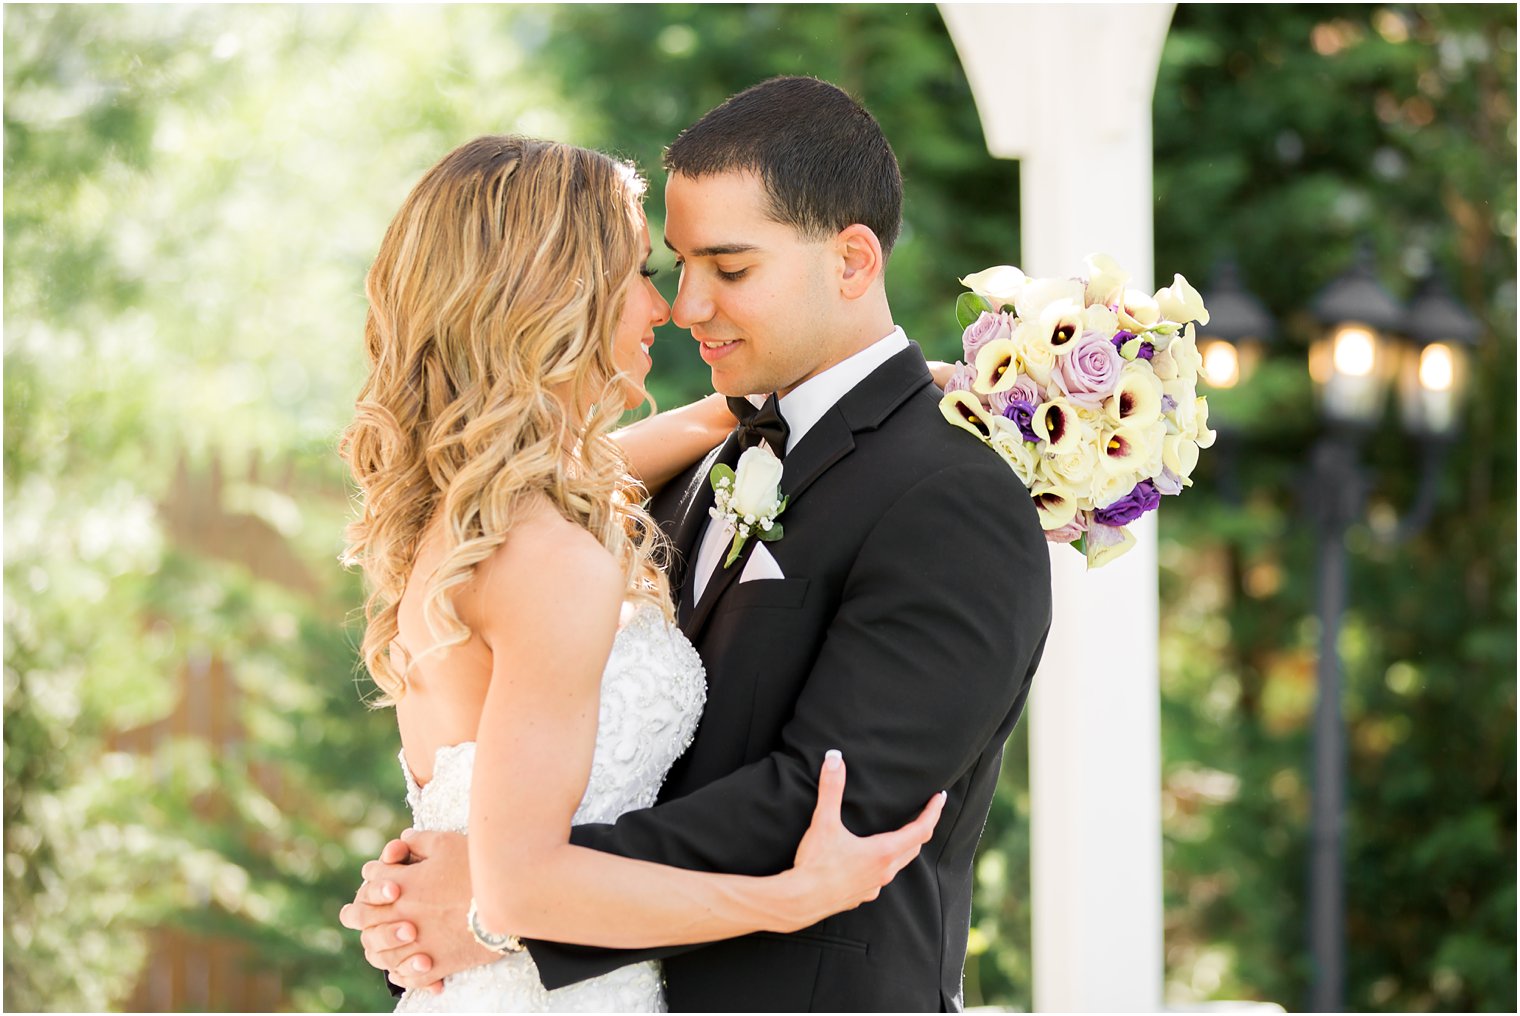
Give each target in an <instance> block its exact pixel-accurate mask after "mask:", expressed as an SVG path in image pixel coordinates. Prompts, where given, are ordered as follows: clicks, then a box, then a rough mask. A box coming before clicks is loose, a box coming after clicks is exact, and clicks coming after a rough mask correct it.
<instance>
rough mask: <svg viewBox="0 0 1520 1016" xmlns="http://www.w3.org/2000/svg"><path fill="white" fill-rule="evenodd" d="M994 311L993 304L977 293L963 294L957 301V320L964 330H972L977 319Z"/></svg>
mask: <svg viewBox="0 0 1520 1016" xmlns="http://www.w3.org/2000/svg"><path fill="white" fill-rule="evenodd" d="M991 309H992V304H990V303H988V302H987V301H986V299H984V298H983V297H980V296H977V295H976V294H975V293H962V294H961V295H960V297H959V298H957V299H956V301H955V320H956V323H957V324H959V325H960V326H961V327H962V328H970V327H971V326H972V325H973V324H975V323H976V319H977V318H979V317H981V316H982V314H984V313H985V312H987V311H990V310H991Z"/></svg>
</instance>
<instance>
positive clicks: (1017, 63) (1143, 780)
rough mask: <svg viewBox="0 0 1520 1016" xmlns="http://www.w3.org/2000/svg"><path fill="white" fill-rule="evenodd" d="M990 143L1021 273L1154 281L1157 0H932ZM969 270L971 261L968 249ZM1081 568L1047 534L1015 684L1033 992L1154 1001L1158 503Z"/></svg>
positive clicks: (1160, 37)
mask: <svg viewBox="0 0 1520 1016" xmlns="http://www.w3.org/2000/svg"><path fill="white" fill-rule="evenodd" d="M940 10H941V12H942V13H943V15H944V18H945V23H946V24H947V25H948V27H949V29H950V34H951V37H952V38H953V39H954V40H955V45H956V48H957V49H958V50H959V52H960V55H961V60H962V62H963V64H964V65H965V69H966V75H967V78H968V79H969V81H970V82H971V88H972V92H973V94H974V95H975V97H976V103H977V107H978V109H979V111H980V113H981V118H982V125H983V129H984V131H985V133H986V136H987V147H988V149H989V150H990V151H991V152H992V154H994V155H997V156H1001V157H1004V158H1016V159H1018V160H1020V187H1021V194H1020V217H1021V235H1022V238H1023V249H1022V250H1021V251H1014V250H1010V251H1009V252H1008V260H1009V262H1010V263H1014V264H1017V265H1018V266H1019V267H1021V268H1022V269H1023V270H1024V271H1025V272H1026V273H1029V274H1032V275H1063V274H1073V275H1074V274H1077V273H1079V272H1080V271H1082V259H1083V258H1084V257H1085V256H1086V255H1088V254H1090V253H1093V252H1099V251H1101V252H1103V253H1107V254H1111V255H1113V256H1114V257H1115V258H1116V259H1117V260H1118V261H1119V263H1120V264H1121V265H1123V266H1124V267H1125V268H1126V269H1127V270H1128V271H1129V272H1130V273H1131V274H1132V276H1133V284H1134V285H1135V286H1137V287H1139V288H1149V287H1150V286H1151V283H1152V271H1153V266H1152V250H1153V244H1152V213H1151V209H1152V203H1153V197H1152V190H1151V93H1152V89H1153V87H1154V84H1155V77H1156V69H1157V66H1158V65H1159V63H1160V59H1161V45H1162V42H1163V41H1164V40H1165V37H1166V30H1167V25H1168V23H1169V22H1170V20H1171V14H1172V5H1171V4H1151V5H1126V6H1118V5H1080V6H1079V5H1019V6H1014V5H988V6H980V5H961V4H941V5H940ZM964 267H965V268H966V269H967V270H968V271H969V270H976V269H978V268H982V267H985V266H983V265H967V266H964ZM1132 531H1133V532H1134V534H1135V536H1136V537H1137V541H1138V542H1137V543H1136V546H1135V547H1134V548H1133V549H1131V550H1130V551H1129V553H1128V554H1126V555H1125V556H1124V557H1123V558H1120V559H1119V560H1118V561H1116V562H1114V563H1112V564H1109V565H1108V566H1106V567H1104V568H1103V569H1101V570H1099V571H1095V572H1087V571H1085V568H1084V564H1083V561H1082V559H1081V556H1080V555H1078V554H1077V553H1076V552H1074V551H1072V550H1071V549H1069V548H1067V547H1056V546H1052V548H1051V563H1052V573H1053V580H1054V586H1055V622H1054V626H1053V627H1052V630H1051V635H1050V641H1049V643H1048V644H1047V645H1046V648H1045V656H1044V660H1043V662H1042V664H1041V667H1040V671H1039V673H1038V675H1036V677H1035V683H1034V687H1033V689H1032V690H1031V692H1030V696H1029V703H1030V704H1029V720H1028V721H1027V722H1028V723H1029V746H1030V748H1029V750H1030V762H1029V769H1030V798H1031V806H1032V810H1033V816H1032V820H1031V824H1032V829H1031V835H1032V847H1031V850H1032V871H1031V878H1030V881H1031V884H1032V894H1033V901H1032V904H1033V915H1034V929H1033V932H1034V934H1033V941H1034V1000H1035V1008H1036V1009H1039V1010H1043V1011H1062V1012H1095V1011H1116V1010H1117V1011H1125V1010H1129V1011H1155V1010H1159V1009H1160V1008H1161V989H1162V971H1163V957H1162V902H1161V726H1160V722H1161V721H1160V692H1159V668H1158V662H1157V640H1158V593H1157V575H1156V527H1155V517H1154V515H1152V516H1147V517H1146V518H1145V519H1143V520H1142V521H1140V522H1138V523H1136V524H1135V525H1134V526H1133V527H1132Z"/></svg>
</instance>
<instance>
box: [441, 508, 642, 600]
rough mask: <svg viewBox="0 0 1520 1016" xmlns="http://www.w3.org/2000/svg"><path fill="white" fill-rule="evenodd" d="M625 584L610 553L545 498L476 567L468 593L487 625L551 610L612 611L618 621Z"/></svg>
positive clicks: (621, 570) (524, 513)
mask: <svg viewBox="0 0 1520 1016" xmlns="http://www.w3.org/2000/svg"><path fill="white" fill-rule="evenodd" d="M624 585H625V581H624V576H623V569H622V566H621V565H620V564H619V563H618V561H617V559H616V558H614V557H613V556H612V554H611V552H609V551H608V550H607V548H605V547H603V546H602V544H601V542H600V541H599V540H598V539H597V538H596V537H594V536H592V535H591V534H590V533H589V532H587V531H586V530H585V529H583V528H582V527H580V526H578V525H576V524H575V523H573V522H571V521H569V520H568V519H566V518H565V517H564V516H562V515H561V514H560V513H559V512H558V511H557V510H556V509H555V507H554V505H553V504H552V503H551V502H550V501H549V499H548V498H544V497H541V498H535V499H534V500H533V501H532V502H530V504H529V505H528V506H527V510H526V511H524V512H523V513H522V514H521V515H520V516H519V517H518V518H517V519H515V520H514V521H513V525H512V529H511V532H510V533H508V535H507V538H506V540H504V541H503V542H502V545H501V546H500V547H497V548H496V550H495V551H493V552H492V554H491V556H490V557H488V558H486V559H485V560H484V561H482V562H481V563H480V564H479V565H478V566H477V568H476V570H475V575H474V577H473V580H472V581H471V583H470V589H469V590H468V592H467V598H468V599H469V600H470V601H471V605H470V606H471V608H472V609H470V611H469V612H470V613H473V614H476V615H477V616H478V618H479V620H480V621H481V622H482V623H481V626H480V627H481V628H484V629H489V628H493V627H496V626H497V625H498V624H500V623H501V621H500V619H501V618H503V617H513V618H538V619H541V618H542V617H543V616H544V614H545V613H546V612H549V613H556V614H558V613H567V612H568V613H584V612H591V613H592V614H593V615H595V614H598V613H607V614H609V615H610V616H611V617H612V618H613V623H614V624H615V623H616V618H617V614H618V609H619V607H620V606H621V604H622V600H623V594H624V591H625V590H624ZM462 606H463V605H462ZM598 608H603V609H602V610H598ZM471 627H476V626H475V625H473V624H472V625H471Z"/></svg>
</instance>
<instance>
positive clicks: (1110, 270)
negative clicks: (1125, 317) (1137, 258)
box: [1083, 254, 1129, 307]
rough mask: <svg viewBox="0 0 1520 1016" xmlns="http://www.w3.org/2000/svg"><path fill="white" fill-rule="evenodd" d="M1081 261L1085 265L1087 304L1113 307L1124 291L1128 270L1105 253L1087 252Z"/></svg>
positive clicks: (1127, 279)
mask: <svg viewBox="0 0 1520 1016" xmlns="http://www.w3.org/2000/svg"><path fill="white" fill-rule="evenodd" d="M1083 263H1084V264H1085V265H1086V266H1087V289H1086V292H1085V294H1084V298H1085V299H1086V302H1087V304H1088V306H1092V305H1094V304H1096V305H1098V306H1100V307H1113V306H1115V305H1116V304H1118V302H1119V298H1120V297H1121V296H1122V295H1123V293H1124V284H1125V283H1126V282H1128V281H1129V272H1126V271H1125V270H1124V269H1123V268H1120V267H1119V262H1117V261H1115V260H1114V259H1113V258H1112V257H1110V256H1108V255H1107V254H1089V255H1087V257H1086V258H1085V259H1083Z"/></svg>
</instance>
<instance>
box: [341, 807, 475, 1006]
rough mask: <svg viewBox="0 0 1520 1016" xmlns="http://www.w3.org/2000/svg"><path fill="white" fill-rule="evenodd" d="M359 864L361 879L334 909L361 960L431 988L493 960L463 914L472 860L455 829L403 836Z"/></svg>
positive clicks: (398, 979)
mask: <svg viewBox="0 0 1520 1016" xmlns="http://www.w3.org/2000/svg"><path fill="white" fill-rule="evenodd" d="M402 836H403V837H404V839H402V840H392V841H391V842H390V843H387V844H386V845H385V849H384V850H382V851H381V853H380V857H379V858H378V859H377V860H374V861H370V862H369V863H368V864H366V865H365V866H364V884H363V885H361V886H360V887H359V891H358V893H356V894H355V895H354V902H352V903H350V904H348V905H347V906H345V907H344V908H343V909H342V911H341V912H340V913H339V920H340V921H342V923H343V926H344V927H346V928H352V929H354V930H355V931H358V932H360V936H359V939H360V941H361V942H362V943H363V944H364V958H365V960H367V961H368V962H369V964H370V965H371V966H373V967H375V968H377V969H380V970H384V971H386V973H387V975H388V976H389V977H390V979H391V983H393V984H396V985H398V986H399V987H402V988H422V987H430V986H431V987H434V988H435V989H436V990H442V980H443V978H445V977H447V976H448V975H450V974H454V973H458V972H459V971H461V970H467V969H469V968H470V967H475V966H479V965H480V964H482V963H489V962H491V961H492V960H494V959H497V958H498V957H497V954H496V953H494V952H492V951H491V950H489V949H486V948H485V947H484V946H482V945H480V944H479V943H478V942H476V941H475V938H474V936H472V935H471V934H470V932H469V928H468V926H467V922H466V914H467V913H468V911H469V905H470V860H469V854H468V848H467V845H466V841H465V838H464V837H463V836H461V835H459V834H458V833H413V832H411V831H410V830H409V831H407V832H405V833H403V834H402Z"/></svg>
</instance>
